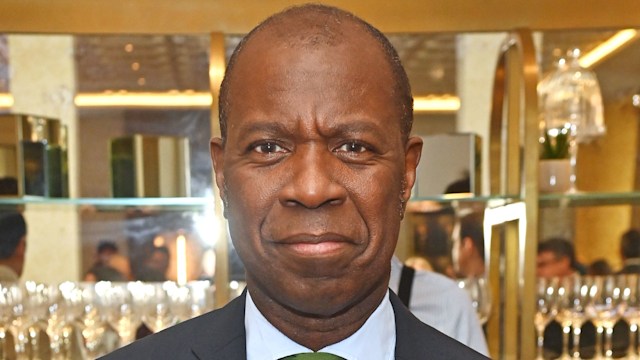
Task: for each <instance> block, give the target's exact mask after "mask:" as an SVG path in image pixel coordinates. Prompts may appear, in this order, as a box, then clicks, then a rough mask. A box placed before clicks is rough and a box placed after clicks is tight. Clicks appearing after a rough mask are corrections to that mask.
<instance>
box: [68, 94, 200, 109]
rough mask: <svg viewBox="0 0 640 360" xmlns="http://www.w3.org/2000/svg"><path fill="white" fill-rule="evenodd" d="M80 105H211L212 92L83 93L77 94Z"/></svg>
mask: <svg viewBox="0 0 640 360" xmlns="http://www.w3.org/2000/svg"><path fill="white" fill-rule="evenodd" d="M74 102H75V104H76V106H78V107H126V106H130V107H209V106H211V94H210V93H204V92H200V93H195V92H191V93H182V92H177V93H176V92H172V93H168V92H166V93H148V92H127V93H120V92H118V93H81V94H78V95H76V97H75V101H74Z"/></svg>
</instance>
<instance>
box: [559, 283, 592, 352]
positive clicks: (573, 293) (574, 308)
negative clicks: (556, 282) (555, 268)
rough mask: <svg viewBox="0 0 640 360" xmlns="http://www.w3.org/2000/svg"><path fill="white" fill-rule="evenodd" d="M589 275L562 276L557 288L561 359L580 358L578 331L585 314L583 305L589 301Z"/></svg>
mask: <svg viewBox="0 0 640 360" xmlns="http://www.w3.org/2000/svg"><path fill="white" fill-rule="evenodd" d="M589 279H590V278H589V277H584V276H581V275H579V274H574V275H571V276H567V277H564V278H563V279H562V280H561V281H560V287H559V289H558V314H557V315H556V318H557V319H558V321H559V322H560V325H561V326H562V334H563V342H562V344H563V347H562V355H561V358H562V359H569V358H571V357H573V358H580V333H581V328H582V325H583V324H584V322H585V320H586V318H587V315H586V314H585V307H586V306H587V303H588V301H589V283H590V282H589ZM572 329H573V348H572V349H571V354H569V334H570V332H571V330H572Z"/></svg>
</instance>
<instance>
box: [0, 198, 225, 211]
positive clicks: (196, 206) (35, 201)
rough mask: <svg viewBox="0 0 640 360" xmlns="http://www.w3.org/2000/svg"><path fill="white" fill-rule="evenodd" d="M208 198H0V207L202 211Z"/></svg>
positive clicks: (210, 202)
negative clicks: (50, 206)
mask: <svg viewBox="0 0 640 360" xmlns="http://www.w3.org/2000/svg"><path fill="white" fill-rule="evenodd" d="M213 204H214V199H213V198H210V197H166V198H46V197H39V196H25V197H4V198H0V207H4V206H21V205H43V206H44V205H46V206H49V205H61V206H78V207H81V208H83V209H86V208H94V209H96V210H98V211H119V210H125V209H131V208H136V209H157V210H161V209H166V210H171V211H175V210H203V209H204V208H205V207H207V206H213Z"/></svg>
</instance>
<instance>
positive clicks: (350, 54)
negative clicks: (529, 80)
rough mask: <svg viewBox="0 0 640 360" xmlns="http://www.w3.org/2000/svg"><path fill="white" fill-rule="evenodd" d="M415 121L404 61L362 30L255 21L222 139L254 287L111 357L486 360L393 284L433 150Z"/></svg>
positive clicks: (319, 17)
mask: <svg viewBox="0 0 640 360" xmlns="http://www.w3.org/2000/svg"><path fill="white" fill-rule="evenodd" d="M411 122H412V98H411V92H410V88H409V84H408V80H407V78H406V74H405V73H404V70H403V69H402V66H401V65H400V63H399V61H398V59H397V54H395V51H394V50H393V48H392V47H391V45H390V44H389V43H388V41H387V40H386V39H385V38H384V36H383V35H381V34H380V33H379V32H378V31H377V30H375V29H373V28H372V27H370V26H369V25H368V24H366V23H364V22H363V21H362V20H360V19H358V18H356V17H354V16H353V15H351V14H348V13H346V12H343V11H341V10H338V9H335V8H330V7H325V6H322V5H307V6H303V7H297V8H292V9H289V10H287V11H285V12H283V13H280V14H277V15H275V16H273V17H271V18H269V19H268V20H266V21H265V22H264V23H262V24H261V25H259V26H258V27H257V28H256V29H254V30H253V31H252V32H251V33H250V34H249V35H247V36H246V37H245V39H244V40H243V41H242V42H241V43H240V44H239V45H238V48H237V49H236V51H235V52H234V55H233V56H232V58H231V60H230V62H229V65H228V68H227V72H226V74H225V79H224V81H223V84H222V87H221V90H220V126H221V133H222V138H219V139H218V138H216V139H213V140H212V142H211V153H212V158H213V164H214V170H215V176H216V183H217V186H218V187H219V189H220V192H221V196H222V199H223V201H224V203H225V216H226V217H227V219H228V221H229V230H230V233H231V238H232V239H233V243H234V246H235V248H236V250H237V252H238V254H239V256H240V258H241V259H242V260H243V262H244V265H245V268H246V281H247V290H248V291H245V292H244V293H243V295H241V296H240V297H238V298H236V299H235V300H234V301H232V302H231V303H229V304H228V305H227V306H225V307H224V308H223V309H221V310H218V311H214V312H212V313H209V314H207V315H204V316H202V317H199V318H196V319H193V320H190V321H187V322H184V323H181V324H178V325H176V326H175V327H172V328H170V329H168V330H167V331H164V332H162V333H159V334H156V335H154V336H150V337H147V338H145V339H143V340H141V341H140V342H138V343H134V344H133V346H131V347H129V348H124V349H122V350H121V351H119V352H116V353H114V355H113V356H112V357H111V359H196V358H197V359H225V360H226V359H249V360H253V359H269V360H273V359H290V358H292V357H291V356H293V355H294V354H298V353H307V355H303V356H300V357H295V358H297V359H303V358H309V357H308V355H309V354H308V353H310V352H315V351H319V350H320V351H321V352H322V353H331V354H333V355H327V354H311V356H312V357H311V358H316V357H314V356H316V355H317V356H323V357H322V358H329V359H340V358H343V359H349V360H354V359H367V360H369V359H372V360H373V359H385V360H386V359H393V358H395V359H421V358H428V359H480V358H484V357H483V356H482V355H480V354H478V353H476V352H475V351H473V350H471V349H470V348H468V347H466V346H464V345H462V344H460V343H459V342H457V341H455V340H453V339H451V338H449V337H447V336H445V335H443V334H442V333H440V332H437V331H436V330H434V329H433V328H431V327H428V326H427V325H424V324H423V323H421V322H420V321H418V320H417V319H416V318H415V317H413V316H412V315H411V313H410V312H409V311H408V310H407V309H406V308H405V307H404V306H403V305H402V304H401V303H400V301H399V300H398V298H397V297H396V296H395V295H394V294H391V293H390V292H389V289H388V283H389V274H390V264H391V257H392V255H393V251H394V248H395V245H396V241H397V238H398V232H399V227H400V220H401V218H402V216H403V213H404V207H405V203H406V201H407V200H408V199H409V196H410V189H411V187H412V186H413V183H414V180H415V168H416V166H417V163H418V160H419V157H420V151H421V141H420V139H419V138H416V137H410V136H409V133H410V130H411ZM336 355H337V356H338V357H336Z"/></svg>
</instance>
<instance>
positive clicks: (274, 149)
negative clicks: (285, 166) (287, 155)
mask: <svg viewBox="0 0 640 360" xmlns="http://www.w3.org/2000/svg"><path fill="white" fill-rule="evenodd" d="M251 147H252V149H253V151H255V152H257V153H259V154H274V153H281V152H284V151H285V149H284V148H283V147H282V146H280V145H278V144H276V143H275V142H272V141H267V142H262V143H259V144H254V145H252V146H251Z"/></svg>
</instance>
